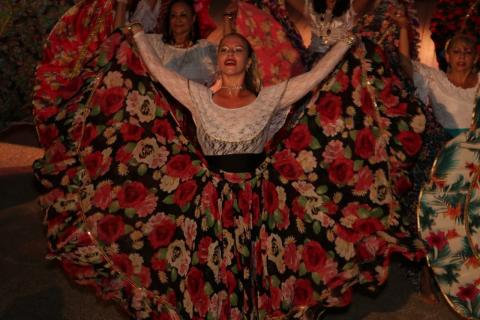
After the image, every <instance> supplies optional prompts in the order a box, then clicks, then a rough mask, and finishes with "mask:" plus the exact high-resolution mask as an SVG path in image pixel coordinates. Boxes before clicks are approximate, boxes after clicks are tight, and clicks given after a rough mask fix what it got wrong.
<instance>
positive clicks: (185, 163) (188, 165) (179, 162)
mask: <svg viewBox="0 0 480 320" xmlns="http://www.w3.org/2000/svg"><path fill="white" fill-rule="evenodd" d="M196 173H197V169H196V168H195V167H194V166H193V165H192V159H191V158H190V156H189V155H187V154H179V155H176V156H173V157H172V158H171V159H170V160H169V161H168V163H167V174H168V175H169V176H172V177H177V178H181V179H189V178H191V177H192V176H193V175H194V174H196Z"/></svg>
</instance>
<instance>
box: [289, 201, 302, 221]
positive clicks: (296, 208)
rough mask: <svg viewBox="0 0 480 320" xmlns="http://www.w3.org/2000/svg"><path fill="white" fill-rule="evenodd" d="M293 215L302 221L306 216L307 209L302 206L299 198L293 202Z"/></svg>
mask: <svg viewBox="0 0 480 320" xmlns="http://www.w3.org/2000/svg"><path fill="white" fill-rule="evenodd" d="M292 213H293V214H294V215H295V216H296V217H297V218H299V219H301V220H303V217H304V216H305V208H304V207H303V206H302V204H300V201H299V199H298V197H297V198H295V199H294V200H293V203H292Z"/></svg>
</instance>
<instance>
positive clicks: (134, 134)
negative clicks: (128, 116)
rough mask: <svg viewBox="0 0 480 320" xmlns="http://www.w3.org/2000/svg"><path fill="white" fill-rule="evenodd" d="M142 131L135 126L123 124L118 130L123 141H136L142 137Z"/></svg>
mask: <svg viewBox="0 0 480 320" xmlns="http://www.w3.org/2000/svg"><path fill="white" fill-rule="evenodd" d="M143 131H144V129H143V128H142V127H139V126H137V125H135V124H131V123H124V124H123V125H122V127H121V128H120V133H121V134H122V138H123V141H138V140H140V139H141V137H142V133H143Z"/></svg>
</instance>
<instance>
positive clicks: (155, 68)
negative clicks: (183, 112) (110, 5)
mask: <svg viewBox="0 0 480 320" xmlns="http://www.w3.org/2000/svg"><path fill="white" fill-rule="evenodd" d="M139 28H140V27H137V25H134V26H132V32H133V34H134V36H133V39H134V40H135V43H136V45H137V47H138V49H139V52H140V55H141V57H142V60H143V61H144V63H145V65H146V66H147V68H148V70H149V71H150V74H151V75H153V76H154V78H155V79H156V80H157V81H158V82H159V83H161V84H162V85H163V86H164V87H165V89H167V91H168V92H169V93H170V94H171V95H172V96H173V97H175V99H177V100H178V101H179V102H180V103H181V104H183V105H184V106H185V107H187V108H188V109H190V110H192V108H193V107H194V105H193V102H192V99H191V98H190V94H189V88H188V80H187V79H186V78H184V77H182V76H180V75H179V74H178V73H176V72H174V71H172V70H169V69H167V68H165V67H164V66H163V65H162V64H161V62H160V59H159V58H158V56H157V54H156V52H155V50H153V48H152V46H151V45H150V42H149V41H148V39H147V38H146V36H145V33H144V32H143V30H142V29H141V28H140V29H139Z"/></svg>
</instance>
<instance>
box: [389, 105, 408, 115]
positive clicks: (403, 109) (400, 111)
mask: <svg viewBox="0 0 480 320" xmlns="http://www.w3.org/2000/svg"><path fill="white" fill-rule="evenodd" d="M385 113H386V114H387V115H389V116H390V117H395V116H400V117H401V116H404V115H406V114H407V104H406V103H399V104H397V105H395V106H392V107H389V108H387V110H386V111H385Z"/></svg>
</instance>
